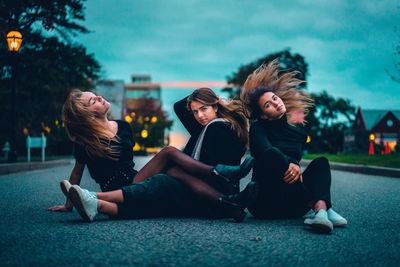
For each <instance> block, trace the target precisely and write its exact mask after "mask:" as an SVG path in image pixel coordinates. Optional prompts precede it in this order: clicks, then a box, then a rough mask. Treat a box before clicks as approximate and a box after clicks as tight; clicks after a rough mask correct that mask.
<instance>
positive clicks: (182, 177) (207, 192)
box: [166, 167, 221, 203]
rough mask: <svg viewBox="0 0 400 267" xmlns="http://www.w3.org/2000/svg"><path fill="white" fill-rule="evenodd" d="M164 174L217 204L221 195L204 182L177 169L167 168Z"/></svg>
mask: <svg viewBox="0 0 400 267" xmlns="http://www.w3.org/2000/svg"><path fill="white" fill-rule="evenodd" d="M166 173H167V174H168V175H170V176H172V177H174V178H176V179H177V180H179V181H181V182H183V183H184V184H185V185H187V186H189V188H191V189H192V190H193V191H194V192H195V193H196V194H197V195H199V196H200V197H203V198H206V199H208V200H210V201H212V202H217V203H218V199H219V197H220V196H221V193H220V192H218V191H216V190H215V189H214V188H212V187H211V186H210V185H208V184H207V183H206V182H204V181H202V180H200V179H199V178H196V177H195V176H193V175H191V174H189V173H187V172H186V171H185V170H183V169H180V168H179V167H172V168H169V169H168V171H167V172H166Z"/></svg>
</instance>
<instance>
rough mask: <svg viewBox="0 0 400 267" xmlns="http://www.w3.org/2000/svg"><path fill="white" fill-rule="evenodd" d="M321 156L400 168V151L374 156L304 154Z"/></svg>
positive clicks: (337, 160)
mask: <svg viewBox="0 0 400 267" xmlns="http://www.w3.org/2000/svg"><path fill="white" fill-rule="evenodd" d="M321 156H323V157H326V158H327V159H329V161H332V162H341V163H348V164H361V165H374V166H381V167H391V168H400V153H394V154H389V155H373V156H370V155H368V154H340V155H334V154H308V155H304V156H303V159H314V158H316V157H321Z"/></svg>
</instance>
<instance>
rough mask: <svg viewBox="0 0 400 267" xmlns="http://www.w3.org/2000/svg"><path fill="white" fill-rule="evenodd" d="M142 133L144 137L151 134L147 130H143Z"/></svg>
mask: <svg viewBox="0 0 400 267" xmlns="http://www.w3.org/2000/svg"><path fill="white" fill-rule="evenodd" d="M140 135H141V136H142V138H147V137H148V136H149V132H148V131H147V130H142V132H141V133H140Z"/></svg>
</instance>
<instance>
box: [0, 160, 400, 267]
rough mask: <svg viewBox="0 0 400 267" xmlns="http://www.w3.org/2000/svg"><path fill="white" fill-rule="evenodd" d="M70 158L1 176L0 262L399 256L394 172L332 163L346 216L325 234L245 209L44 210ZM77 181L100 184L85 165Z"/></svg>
mask: <svg viewBox="0 0 400 267" xmlns="http://www.w3.org/2000/svg"><path fill="white" fill-rule="evenodd" d="M145 160H146V159H139V160H138V162H139V164H138V165H142V164H144V162H145ZM72 166H73V165H72V164H66V165H64V166H58V167H52V168H48V169H42V170H34V171H29V172H20V173H14V174H8V175H3V176H1V177H0V196H1V201H0V212H1V216H0V265H1V266H67V265H68V266H399V262H400V251H399V244H400V233H399V231H400V206H399V204H400V179H397V178H389V177H381V176H372V175H365V174H356V173H349V172H343V171H332V174H333V181H332V200H333V206H334V208H335V210H336V211H338V212H339V213H340V214H342V215H343V216H345V217H346V218H347V219H348V221H349V225H348V226H347V227H345V228H342V229H339V228H335V229H334V231H333V232H332V234H330V235H323V234H318V233H315V232H312V231H310V230H309V229H308V228H306V227H305V226H303V221H302V220H300V219H298V220H256V219H254V218H253V217H252V216H250V215H248V216H247V218H246V220H245V221H244V222H243V223H240V224H237V223H234V222H232V221H230V220H228V219H222V220H209V219H202V218H153V219H140V220H123V221H116V220H108V219H107V217H106V216H103V215H100V216H98V217H96V220H95V221H94V222H93V223H85V222H82V221H81V219H80V217H79V215H78V213H77V212H76V211H73V212H68V213H53V212H49V211H47V210H46V209H47V207H49V206H51V205H56V204H62V203H64V197H63V195H62V193H61V191H60V189H59V181H60V180H62V179H64V178H66V177H68V176H69V173H70V171H71V169H72ZM138 167H140V166H138ZM246 182H248V177H247V178H246V179H244V181H243V185H244V184H245V183H246ZM243 185H242V186H243ZM82 186H83V187H86V188H89V189H91V190H98V189H99V187H98V186H97V185H96V184H95V183H94V182H93V181H92V180H91V179H90V177H89V175H88V173H87V172H86V171H85V174H84V177H83V178H82Z"/></svg>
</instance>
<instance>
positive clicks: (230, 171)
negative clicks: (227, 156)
mask: <svg viewBox="0 0 400 267" xmlns="http://www.w3.org/2000/svg"><path fill="white" fill-rule="evenodd" d="M253 163H254V158H253V157H252V156H247V157H246V159H245V160H244V161H243V163H242V164H240V165H239V166H230V165H223V164H218V165H217V166H215V167H214V171H215V173H216V174H217V176H220V177H222V178H223V179H225V180H227V181H229V182H233V183H237V182H238V181H239V180H240V179H241V178H243V177H245V176H246V175H247V174H248V173H249V172H250V170H251V168H253Z"/></svg>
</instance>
